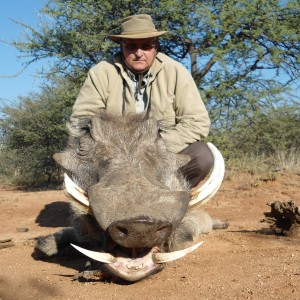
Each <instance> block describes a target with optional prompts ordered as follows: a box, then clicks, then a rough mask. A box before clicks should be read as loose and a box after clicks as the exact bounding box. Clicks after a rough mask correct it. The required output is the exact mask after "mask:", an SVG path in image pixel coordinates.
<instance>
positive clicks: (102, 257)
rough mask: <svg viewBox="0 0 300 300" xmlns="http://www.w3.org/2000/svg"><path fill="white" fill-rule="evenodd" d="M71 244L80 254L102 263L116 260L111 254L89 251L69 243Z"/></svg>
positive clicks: (110, 262)
mask: <svg viewBox="0 0 300 300" xmlns="http://www.w3.org/2000/svg"><path fill="white" fill-rule="evenodd" d="M71 246H72V247H74V248H75V249H76V250H78V251H79V252H81V253H82V254H84V255H86V256H88V257H90V258H92V259H94V260H97V261H100V262H103V263H107V264H112V263H114V262H116V260H117V259H116V258H115V257H114V256H112V255H111V254H109V253H103V252H95V251H90V250H86V249H84V248H81V247H79V246H76V245H73V244H71Z"/></svg>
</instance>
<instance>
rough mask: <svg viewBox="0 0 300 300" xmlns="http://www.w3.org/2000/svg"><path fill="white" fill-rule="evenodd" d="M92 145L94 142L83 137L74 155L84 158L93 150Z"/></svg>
mask: <svg viewBox="0 0 300 300" xmlns="http://www.w3.org/2000/svg"><path fill="white" fill-rule="evenodd" d="M93 145H94V141H93V140H92V139H91V138H90V137H87V136H83V137H82V138H81V139H80V141H79V144H78V148H77V149H76V153H77V154H78V155H81V156H86V155H87V154H88V153H89V152H91V150H92V149H93V148H94V147H93Z"/></svg>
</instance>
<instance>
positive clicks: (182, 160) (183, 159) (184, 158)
mask: <svg viewBox="0 0 300 300" xmlns="http://www.w3.org/2000/svg"><path fill="white" fill-rule="evenodd" d="M176 158H177V161H178V166H179V168H181V167H183V166H185V165H187V164H188V163H189V162H190V160H191V158H190V156H188V155H185V154H176Z"/></svg>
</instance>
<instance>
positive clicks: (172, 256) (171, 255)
mask: <svg viewBox="0 0 300 300" xmlns="http://www.w3.org/2000/svg"><path fill="white" fill-rule="evenodd" d="M202 243H203V241H202V242H199V243H197V244H195V245H193V246H191V247H188V248H186V249H182V250H179V251H174V252H166V253H153V255H152V259H153V262H155V263H157V264H162V263H166V262H169V261H173V260H176V259H179V258H181V257H183V256H185V255H187V254H189V253H191V252H193V251H194V250H196V249H197V248H198V247H200V246H201V245H202Z"/></svg>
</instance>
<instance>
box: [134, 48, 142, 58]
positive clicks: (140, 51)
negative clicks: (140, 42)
mask: <svg viewBox="0 0 300 300" xmlns="http://www.w3.org/2000/svg"><path fill="white" fill-rule="evenodd" d="M135 55H136V56H138V57H141V56H143V50H142V49H140V48H137V49H136V50H135Z"/></svg>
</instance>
